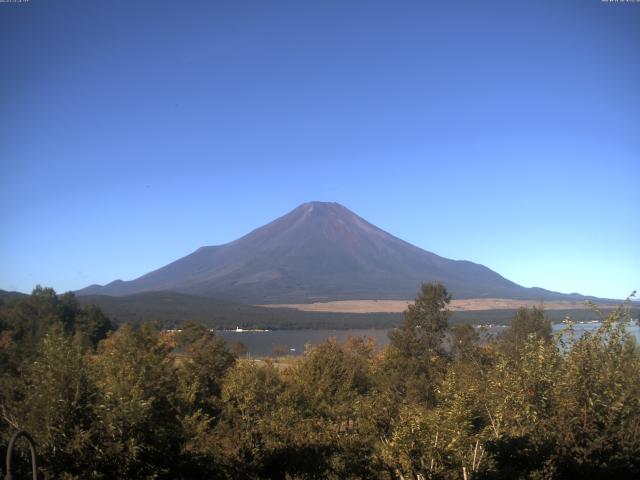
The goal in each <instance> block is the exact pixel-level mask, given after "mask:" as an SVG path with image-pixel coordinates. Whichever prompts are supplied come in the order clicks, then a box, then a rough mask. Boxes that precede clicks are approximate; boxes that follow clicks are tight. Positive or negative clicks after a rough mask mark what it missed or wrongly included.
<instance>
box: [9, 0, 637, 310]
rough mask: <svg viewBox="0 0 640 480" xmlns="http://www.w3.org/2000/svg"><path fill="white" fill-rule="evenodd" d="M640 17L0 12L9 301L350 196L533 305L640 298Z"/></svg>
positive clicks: (522, 8) (584, 11)
mask: <svg viewBox="0 0 640 480" xmlns="http://www.w3.org/2000/svg"><path fill="white" fill-rule="evenodd" d="M639 186H640V3H613V2H602V1H600V0H576V1H559V0H537V1H519V0H505V1H491V0H485V1H482V2H480V1H477V0H472V1H451V2H448V1H426V0H421V1H415V2H410V1H396V2H390V1H385V2H379V1H371V0H363V1H350V0H339V1H324V0H323V1H315V2H314V1H308V2H307V1H291V2H279V1H264V0H256V1H239V0H234V1H195V0H194V1H187V2H182V1H157V0H156V1H139V0H127V1H119V0H109V1H99V2H97V1H96V2H93V1H91V2H88V1H86V0H84V1H75V2H72V1H55V2H53V1H44V0H30V1H28V2H26V3H0V204H1V206H2V217H1V220H0V289H6V290H18V291H23V292H28V291H30V290H31V289H32V288H33V287H34V286H35V284H37V283H40V284H43V285H46V286H52V287H54V288H55V289H56V290H58V291H60V292H62V291H66V290H69V289H78V288H81V287H84V286H87V285H89V284H92V283H101V284H102V283H107V282H109V281H112V280H114V279H116V278H121V279H124V280H129V279H132V278H135V277H137V276H139V275H141V274H143V273H146V272H148V271H150V270H153V269H155V268H158V267H160V266H163V265H165V264H166V263H168V262H170V261H173V260H175V259H177V258H179V257H182V256H184V255H186V254H188V253H190V252H191V251H193V250H195V249H196V248H198V247H200V246H202V245H216V244H221V243H226V242H228V241H231V240H234V239H236V238H237V237H239V236H241V235H243V234H245V233H247V232H248V231H250V230H251V229H253V228H255V227H258V226H260V225H262V224H264V223H266V222H268V221H270V220H273V219H274V218H276V217H278V216H280V215H282V214H284V213H286V212H288V211H289V210H291V209H293V208H295V207H296V206H297V205H298V204H300V203H302V202H305V201H310V200H323V201H336V202H339V203H341V204H343V205H345V206H346V207H348V208H350V209H351V210H353V211H355V212H356V213H358V214H359V215H361V216H363V217H364V218H366V219H367V220H369V221H370V222H372V223H374V224H376V225H378V226H379V227H381V228H383V229H385V230H387V231H389V232H391V233H393V234H394V235H396V236H398V237H400V238H402V239H404V240H407V241H409V242H411V243H413V244H415V245H417V246H419V247H422V248H424V249H426V250H430V251H433V252H435V253H437V254H439V255H443V256H445V257H449V258H454V259H467V260H472V261H475V262H478V263H482V264H484V265H486V266H488V267H489V268H491V269H493V270H496V271H497V272H499V273H501V274H502V275H504V276H505V277H507V278H509V279H511V280H513V281H515V282H517V283H520V284H522V285H524V286H528V287H530V286H541V287H544V288H549V289H552V290H558V291H561V292H574V291H577V292H580V293H584V294H591V295H598V296H604V297H611V298H621V297H625V296H626V295H627V294H629V293H630V292H631V291H632V290H633V289H640V252H639V247H640V216H639V214H638V213H639V208H638V207H639V205H640V199H639V191H640V190H639Z"/></svg>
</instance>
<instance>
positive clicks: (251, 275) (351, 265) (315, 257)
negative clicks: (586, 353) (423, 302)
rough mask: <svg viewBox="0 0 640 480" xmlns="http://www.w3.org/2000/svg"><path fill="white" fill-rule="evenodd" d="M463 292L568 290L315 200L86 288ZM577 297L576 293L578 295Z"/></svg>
mask: <svg viewBox="0 0 640 480" xmlns="http://www.w3.org/2000/svg"><path fill="white" fill-rule="evenodd" d="M433 280H438V281H441V282H443V283H444V284H445V285H446V286H447V288H448V289H449V290H450V291H451V292H452V293H453V294H454V296H455V297H456V298H478V297H498V298H534V299H540V298H549V299H550V298H560V297H563V298H566V296H564V295H561V294H558V293H555V292H549V291H547V290H543V289H527V288H524V287H522V286H520V285H517V284H516V283H514V282H511V281H510V280H507V279H506V278H504V277H502V276H500V275H499V274H497V273H496V272H493V271H492V270H490V269H488V268H487V267H484V266H483V265H479V264H476V263H472V262H468V261H456V260H449V259H446V258H443V257H440V256H438V255H436V254H434V253H431V252H428V251H426V250H422V249H420V248H418V247H416V246H414V245H411V244H409V243H407V242H405V241H403V240H400V239H399V238H396V237H394V236H393V235H391V234H389V233H387V232H385V231H384V230H381V229H380V228H378V227H376V226H374V225H372V224H370V223H369V222H367V221H366V220H364V219H362V218H361V217H359V216H358V215H356V214H354V213H353V212H351V211H350V210H348V209H347V208H345V207H343V206H342V205H339V204H337V203H324V202H311V203H305V204H303V205H300V206H299V207H297V208H296V209H294V210H293V211H291V212H290V213H288V214H286V215H284V216H282V217H280V218H278V219H276V220H275V221H273V222H271V223H269V224H267V225H265V226H263V227H260V228H258V229H256V230H254V231H252V232H251V233H249V234H247V235H245V236H244V237H241V238H239V239H238V240H235V241H233V242H231V243H227V244H225V245H219V246H209V247H202V248H200V249H198V250H196V251H195V252H193V253H191V254H190V255H187V256H186V257H183V258H181V259H179V260H176V261H175V262H173V263H170V264H169V265H166V266H165V267H162V268H160V269H158V270H155V271H153V272H150V273H148V274H146V275H143V276H141V277H139V278H137V279H135V280H131V281H127V282H124V281H121V280H117V281H115V282H112V283H110V284H108V285H105V286H98V285H92V286H90V287H87V288H85V289H83V290H80V291H79V292H78V293H79V294H81V295H88V294H100V295H116V296H117V295H131V294H136V293H142V292H151V291H175V292H181V293H188V294H191V295H200V296H211V297H218V298H224V299H229V300H234V301H240V302H246V303H263V304H268V303H287V302H297V303H302V302H313V301H325V300H345V299H411V298H413V297H414V296H415V293H416V292H417V290H418V288H419V285H420V283H421V282H425V281H433ZM572 297H573V298H575V296H572Z"/></svg>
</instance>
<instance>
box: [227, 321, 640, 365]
mask: <svg viewBox="0 0 640 480" xmlns="http://www.w3.org/2000/svg"><path fill="white" fill-rule="evenodd" d="M600 326H601V324H600V323H578V324H574V329H575V331H576V334H577V335H578V336H579V335H581V334H582V333H584V332H586V331H589V330H595V329H597V328H598V327H600ZM563 327H564V325H562V324H556V325H554V326H553V330H554V332H555V331H558V330H560V329H562V328H563ZM502 329H504V327H491V328H489V329H488V332H489V333H494V334H495V333H498V332H500V331H501V330H502ZM627 330H628V331H629V332H630V333H632V334H634V335H635V337H636V339H637V340H638V341H639V342H640V326H638V324H637V323H635V322H634V323H632V324H630V325H628V326H627ZM388 332H389V330H388V329H354V330H273V331H268V332H250V331H249V332H236V331H219V332H217V333H218V334H219V335H220V336H222V338H224V339H225V340H226V341H227V342H234V341H240V342H242V343H243V344H244V345H245V346H246V347H247V349H248V353H249V355H251V356H254V357H268V356H273V355H274V350H281V351H286V352H287V354H288V355H302V354H303V353H304V349H305V344H311V345H318V344H320V343H322V342H324V341H325V340H327V339H328V338H330V337H335V338H336V339H337V340H338V341H339V342H344V341H345V340H346V339H347V338H348V337H364V338H375V339H376V343H377V345H378V347H380V348H381V347H384V346H385V345H387V344H388V343H389V337H388V336H387V333H388Z"/></svg>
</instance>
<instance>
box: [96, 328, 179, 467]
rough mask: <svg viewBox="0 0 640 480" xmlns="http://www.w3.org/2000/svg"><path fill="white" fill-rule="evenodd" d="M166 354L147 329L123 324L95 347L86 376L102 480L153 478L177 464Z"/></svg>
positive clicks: (173, 387) (172, 382) (171, 373)
mask: <svg viewBox="0 0 640 480" xmlns="http://www.w3.org/2000/svg"><path fill="white" fill-rule="evenodd" d="M170 350H171V348H170V347H169V346H167V345H165V344H164V343H163V342H162V340H161V337H160V335H159V333H158V331H157V330H156V328H155V327H154V326H153V325H150V324H147V325H144V326H143V327H142V328H141V329H140V330H139V331H134V330H133V329H132V328H131V327H130V326H128V325H124V326H122V327H120V328H119V329H118V330H117V331H116V332H115V333H114V334H113V335H111V336H109V337H108V338H107V339H106V340H104V341H102V342H101V343H100V345H99V348H98V351H97V355H96V356H95V358H94V359H93V361H92V362H91V364H90V371H91V376H92V379H93V382H94V383H95V385H96V387H97V396H96V407H95V411H96V416H97V420H98V425H99V426H100V427H101V429H100V431H99V434H100V445H101V447H100V450H99V452H97V453H96V456H97V457H98V460H99V461H100V462H101V470H102V473H103V474H104V475H105V476H106V477H107V478H157V477H161V476H163V475H168V473H169V472H170V471H171V469H172V468H174V466H175V465H176V464H179V460H180V452H181V445H182V442H183V436H182V429H181V425H180V422H179V420H178V416H177V407H176V403H177V399H176V389H177V382H176V375H175V371H174V368H173V359H172V357H171V356H169V352H170Z"/></svg>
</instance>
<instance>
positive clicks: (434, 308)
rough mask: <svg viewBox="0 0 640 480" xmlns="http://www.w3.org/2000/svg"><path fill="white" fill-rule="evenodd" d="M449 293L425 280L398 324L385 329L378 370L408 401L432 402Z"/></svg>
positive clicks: (440, 365)
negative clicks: (386, 343) (385, 341)
mask: <svg viewBox="0 0 640 480" xmlns="http://www.w3.org/2000/svg"><path fill="white" fill-rule="evenodd" d="M450 301H451V295H449V293H448V292H447V289H446V288H445V287H444V286H443V285H442V284H441V283H425V284H423V285H422V288H421V290H420V294H419V295H418V297H417V298H416V300H415V302H414V303H413V304H412V305H409V307H408V308H407V310H405V312H404V319H403V321H402V323H401V324H400V327H399V328H397V329H395V330H392V331H391V332H389V339H390V344H389V347H388V348H387V350H386V352H385V356H384V360H383V365H382V368H381V370H380V373H381V377H380V378H381V380H382V382H383V383H385V384H386V388H390V389H391V390H392V391H394V392H395V393H396V394H397V395H400V396H401V397H406V398H407V400H409V401H415V402H421V401H424V402H427V403H428V404H433V403H434V402H435V382H436V381H437V380H438V379H439V378H441V377H442V374H443V372H444V368H445V364H446V361H447V360H446V353H445V350H444V343H443V340H444V337H445V333H446V331H447V327H448V319H449V316H450V312H449V310H448V309H447V305H448V304H449V302H450Z"/></svg>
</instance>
